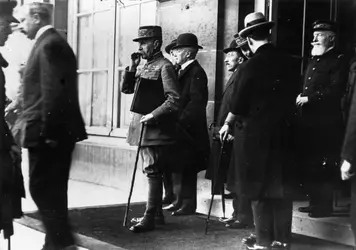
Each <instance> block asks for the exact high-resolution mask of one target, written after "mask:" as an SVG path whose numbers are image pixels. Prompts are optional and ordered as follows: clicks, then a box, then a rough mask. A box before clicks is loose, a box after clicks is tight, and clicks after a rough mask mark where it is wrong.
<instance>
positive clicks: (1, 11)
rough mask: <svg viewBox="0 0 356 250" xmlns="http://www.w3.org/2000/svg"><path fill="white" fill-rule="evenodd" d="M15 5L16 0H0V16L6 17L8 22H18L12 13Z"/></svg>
mask: <svg viewBox="0 0 356 250" xmlns="http://www.w3.org/2000/svg"><path fill="white" fill-rule="evenodd" d="M16 5H17V2H16V1H7V2H1V1H0V17H6V18H7V20H8V21H9V22H10V23H19V21H18V20H17V19H16V18H15V17H14V16H13V15H12V12H13V10H14V8H15V7H16Z"/></svg>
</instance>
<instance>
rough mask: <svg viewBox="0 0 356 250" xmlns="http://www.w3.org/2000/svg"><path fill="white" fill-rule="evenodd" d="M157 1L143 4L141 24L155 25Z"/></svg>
mask: <svg viewBox="0 0 356 250" xmlns="http://www.w3.org/2000/svg"><path fill="white" fill-rule="evenodd" d="M156 4H157V3H156V1H153V2H147V3H142V4H141V20H140V21H141V23H140V26H142V25H155V23H156V14H157V13H156V9H157V8H156Z"/></svg>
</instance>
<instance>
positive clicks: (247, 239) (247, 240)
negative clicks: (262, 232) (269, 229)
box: [242, 234, 257, 246]
mask: <svg viewBox="0 0 356 250" xmlns="http://www.w3.org/2000/svg"><path fill="white" fill-rule="evenodd" d="M256 242H257V236H256V234H250V235H249V236H246V237H244V238H242V243H243V244H246V245H247V246H253V245H254V244H256Z"/></svg>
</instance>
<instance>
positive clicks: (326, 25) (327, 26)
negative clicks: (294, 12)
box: [313, 20, 336, 33]
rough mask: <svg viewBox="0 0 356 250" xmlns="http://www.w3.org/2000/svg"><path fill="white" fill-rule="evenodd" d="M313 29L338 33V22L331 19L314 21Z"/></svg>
mask: <svg viewBox="0 0 356 250" xmlns="http://www.w3.org/2000/svg"><path fill="white" fill-rule="evenodd" d="M313 31H332V32H335V33H336V23H335V22H333V21H330V20H317V21H315V22H314V23H313Z"/></svg>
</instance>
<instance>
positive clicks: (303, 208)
mask: <svg viewBox="0 0 356 250" xmlns="http://www.w3.org/2000/svg"><path fill="white" fill-rule="evenodd" d="M313 208H314V206H307V207H300V208H298V211H299V212H301V213H310V212H312V211H313Z"/></svg>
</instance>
